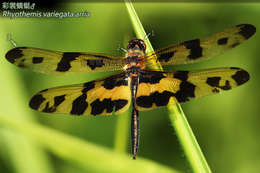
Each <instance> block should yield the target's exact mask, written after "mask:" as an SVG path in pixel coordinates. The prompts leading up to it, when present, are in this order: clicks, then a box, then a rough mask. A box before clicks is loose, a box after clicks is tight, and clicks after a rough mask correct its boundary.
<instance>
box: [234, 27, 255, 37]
mask: <svg viewBox="0 0 260 173" xmlns="http://www.w3.org/2000/svg"><path fill="white" fill-rule="evenodd" d="M237 26H238V27H240V31H239V34H240V35H242V36H243V37H244V38H245V39H248V38H250V37H251V36H252V35H254V33H255V31H256V28H255V26H253V25H250V24H240V25H237Z"/></svg>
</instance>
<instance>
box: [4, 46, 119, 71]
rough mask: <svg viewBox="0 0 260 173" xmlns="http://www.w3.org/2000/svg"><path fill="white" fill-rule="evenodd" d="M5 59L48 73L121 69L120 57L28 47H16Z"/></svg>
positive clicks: (19, 65)
mask: <svg viewBox="0 0 260 173" xmlns="http://www.w3.org/2000/svg"><path fill="white" fill-rule="evenodd" d="M5 56H6V59H7V60H8V61H9V62H11V63H13V64H15V65H17V66H18V67H21V68H27V69H30V70H32V71H35V72H41V73H48V74H55V73H56V74H58V73H60V74H63V73H66V72H75V73H88V72H102V71H114V70H123V65H124V64H123V61H122V58H120V57H114V56H108V55H103V54H92V53H80V52H57V51H51V50H44V49H38V48H30V47H16V48H14V49H11V50H9V51H8V52H7V53H6V55H5Z"/></svg>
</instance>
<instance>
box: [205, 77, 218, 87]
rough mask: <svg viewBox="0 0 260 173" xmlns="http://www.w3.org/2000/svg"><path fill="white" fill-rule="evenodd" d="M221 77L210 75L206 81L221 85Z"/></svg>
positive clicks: (211, 84)
mask: <svg viewBox="0 0 260 173" xmlns="http://www.w3.org/2000/svg"><path fill="white" fill-rule="evenodd" d="M220 79H221V77H209V78H208V79H207V81H206V83H207V84H209V85H210V86H213V87H219V81H220Z"/></svg>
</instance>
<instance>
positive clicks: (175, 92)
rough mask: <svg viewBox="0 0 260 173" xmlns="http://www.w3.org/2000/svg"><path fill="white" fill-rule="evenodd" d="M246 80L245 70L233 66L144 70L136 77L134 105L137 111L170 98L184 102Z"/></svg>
mask: <svg viewBox="0 0 260 173" xmlns="http://www.w3.org/2000/svg"><path fill="white" fill-rule="evenodd" d="M248 80H249V74H248V72H246V71H245V70H243V69H240V68H236V67H230V68H215V69H208V70H196V71H174V72H159V71H148V70H144V71H143V72H142V74H141V76H140V79H139V86H138V90H137V95H136V105H137V109H138V110H149V109H153V108H157V107H160V106H167V105H168V103H169V100H170V98H173V100H174V101H175V103H183V102H187V101H189V100H190V99H191V98H200V97H203V96H207V95H211V94H216V93H219V92H220V91H221V90H230V89H232V88H235V87H237V86H239V85H242V84H244V83H245V82H247V81H248Z"/></svg>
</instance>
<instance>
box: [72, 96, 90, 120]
mask: <svg viewBox="0 0 260 173" xmlns="http://www.w3.org/2000/svg"><path fill="white" fill-rule="evenodd" d="M86 99H87V95H86V94H85V93H83V94H82V95H80V96H79V97H78V98H76V99H75V100H74V101H73V102H72V109H71V111H70V113H71V114H73V115H81V114H83V113H84V112H85V110H86V109H87V107H88V103H87V102H86Z"/></svg>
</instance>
